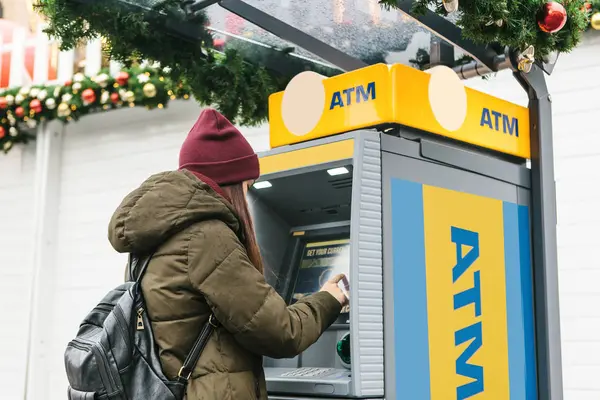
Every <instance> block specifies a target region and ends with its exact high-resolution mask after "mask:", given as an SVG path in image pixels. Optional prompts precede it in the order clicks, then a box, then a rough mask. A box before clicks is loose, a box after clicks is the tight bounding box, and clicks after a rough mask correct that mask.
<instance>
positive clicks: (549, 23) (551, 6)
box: [537, 1, 567, 33]
mask: <svg viewBox="0 0 600 400" xmlns="http://www.w3.org/2000/svg"><path fill="white" fill-rule="evenodd" d="M537 22H538V26H539V27H540V29H541V30H542V31H544V32H546V33H556V32H558V31H560V30H561V29H562V28H563V27H564V26H565V24H566V23H567V10H565V7H564V6H563V5H562V4H560V3H557V2H556V1H550V2H548V3H546V4H544V6H543V7H542V8H541V9H540V11H539V12H538V15H537Z"/></svg>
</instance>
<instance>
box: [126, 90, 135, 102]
mask: <svg viewBox="0 0 600 400" xmlns="http://www.w3.org/2000/svg"><path fill="white" fill-rule="evenodd" d="M125 98H126V100H127V102H129V103H133V102H134V101H135V93H133V92H132V91H131V90H128V91H127V92H126V93H125Z"/></svg>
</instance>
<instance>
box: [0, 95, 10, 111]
mask: <svg viewBox="0 0 600 400" xmlns="http://www.w3.org/2000/svg"><path fill="white" fill-rule="evenodd" d="M7 107H8V100H6V97H0V109H3V110H4V109H5V108H7Z"/></svg>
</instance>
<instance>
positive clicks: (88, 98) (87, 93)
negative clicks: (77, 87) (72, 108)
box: [81, 89, 96, 103]
mask: <svg viewBox="0 0 600 400" xmlns="http://www.w3.org/2000/svg"><path fill="white" fill-rule="evenodd" d="M81 98H82V99H83V101H85V102H86V103H93V102H94V101H96V93H95V92H94V90H93V89H85V90H84V91H83V92H82V93H81Z"/></svg>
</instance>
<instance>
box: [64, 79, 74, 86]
mask: <svg viewBox="0 0 600 400" xmlns="http://www.w3.org/2000/svg"><path fill="white" fill-rule="evenodd" d="M72 84H73V81H71V80H68V81H66V82H65V86H71V85H72Z"/></svg>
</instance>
